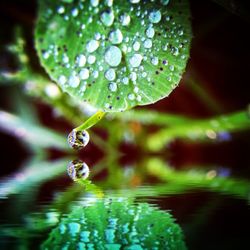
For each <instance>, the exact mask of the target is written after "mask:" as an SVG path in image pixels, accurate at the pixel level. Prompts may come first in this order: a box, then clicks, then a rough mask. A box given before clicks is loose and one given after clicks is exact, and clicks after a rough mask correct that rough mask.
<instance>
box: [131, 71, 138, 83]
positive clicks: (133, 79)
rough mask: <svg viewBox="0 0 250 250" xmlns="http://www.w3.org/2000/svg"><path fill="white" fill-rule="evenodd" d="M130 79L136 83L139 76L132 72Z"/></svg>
mask: <svg viewBox="0 0 250 250" xmlns="http://www.w3.org/2000/svg"><path fill="white" fill-rule="evenodd" d="M130 79H131V80H132V81H133V82H135V81H136V79H137V75H136V73H135V72H131V74H130Z"/></svg>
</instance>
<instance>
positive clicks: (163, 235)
mask: <svg viewBox="0 0 250 250" xmlns="http://www.w3.org/2000/svg"><path fill="white" fill-rule="evenodd" d="M62 247H66V248H65V249H131V250H132V249H138V250H139V249H145V248H148V249H166V248H167V249H186V247H185V244H184V241H183V235H182V231H181V229H180V227H179V226H178V225H177V224H176V223H174V220H173V218H172V216H171V215H170V214H169V213H167V212H164V211H161V210H159V209H157V208H155V207H151V206H149V205H148V204H147V203H139V204H136V205H135V204H132V203H131V202H129V201H127V200H125V199H121V200H112V199H105V200H100V201H98V202H96V203H95V204H94V205H91V206H88V207H80V206H79V207H76V208H75V209H74V210H73V211H72V212H71V213H70V214H69V215H68V216H67V217H66V218H64V219H62V220H61V222H60V223H59V225H58V227H57V228H55V229H54V230H53V231H52V232H51V233H50V235H49V238H48V239H47V240H46V241H45V242H44V243H43V245H42V249H61V248H62ZM85 247H86V248H85Z"/></svg>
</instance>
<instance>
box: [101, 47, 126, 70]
mask: <svg viewBox="0 0 250 250" xmlns="http://www.w3.org/2000/svg"><path fill="white" fill-rule="evenodd" d="M104 59H105V61H106V63H107V64H109V65H110V66H112V67H116V66H118V65H119V64H120V63H121V60H122V52H121V50H120V49H119V48H118V47H116V46H110V47H109V48H108V49H107V50H106V51H105V55H104Z"/></svg>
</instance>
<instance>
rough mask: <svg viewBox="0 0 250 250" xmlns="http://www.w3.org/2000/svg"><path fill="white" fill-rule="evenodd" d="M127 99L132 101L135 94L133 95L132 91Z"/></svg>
mask: <svg viewBox="0 0 250 250" xmlns="http://www.w3.org/2000/svg"><path fill="white" fill-rule="evenodd" d="M128 99H129V100H130V101H133V100H134V99H135V95H134V94H133V93H131V94H128Z"/></svg>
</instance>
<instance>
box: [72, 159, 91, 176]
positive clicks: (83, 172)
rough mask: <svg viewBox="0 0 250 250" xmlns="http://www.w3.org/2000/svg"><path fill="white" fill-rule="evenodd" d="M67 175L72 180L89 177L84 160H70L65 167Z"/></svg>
mask: <svg viewBox="0 0 250 250" xmlns="http://www.w3.org/2000/svg"><path fill="white" fill-rule="evenodd" d="M67 172H68V175H69V176H70V178H71V179H72V180H73V181H77V180H79V179H83V180H85V179H87V178H88V177H89V167H88V165H87V164H86V163H85V162H82V161H80V160H74V161H71V162H70V163H69V165H68V168H67Z"/></svg>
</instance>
